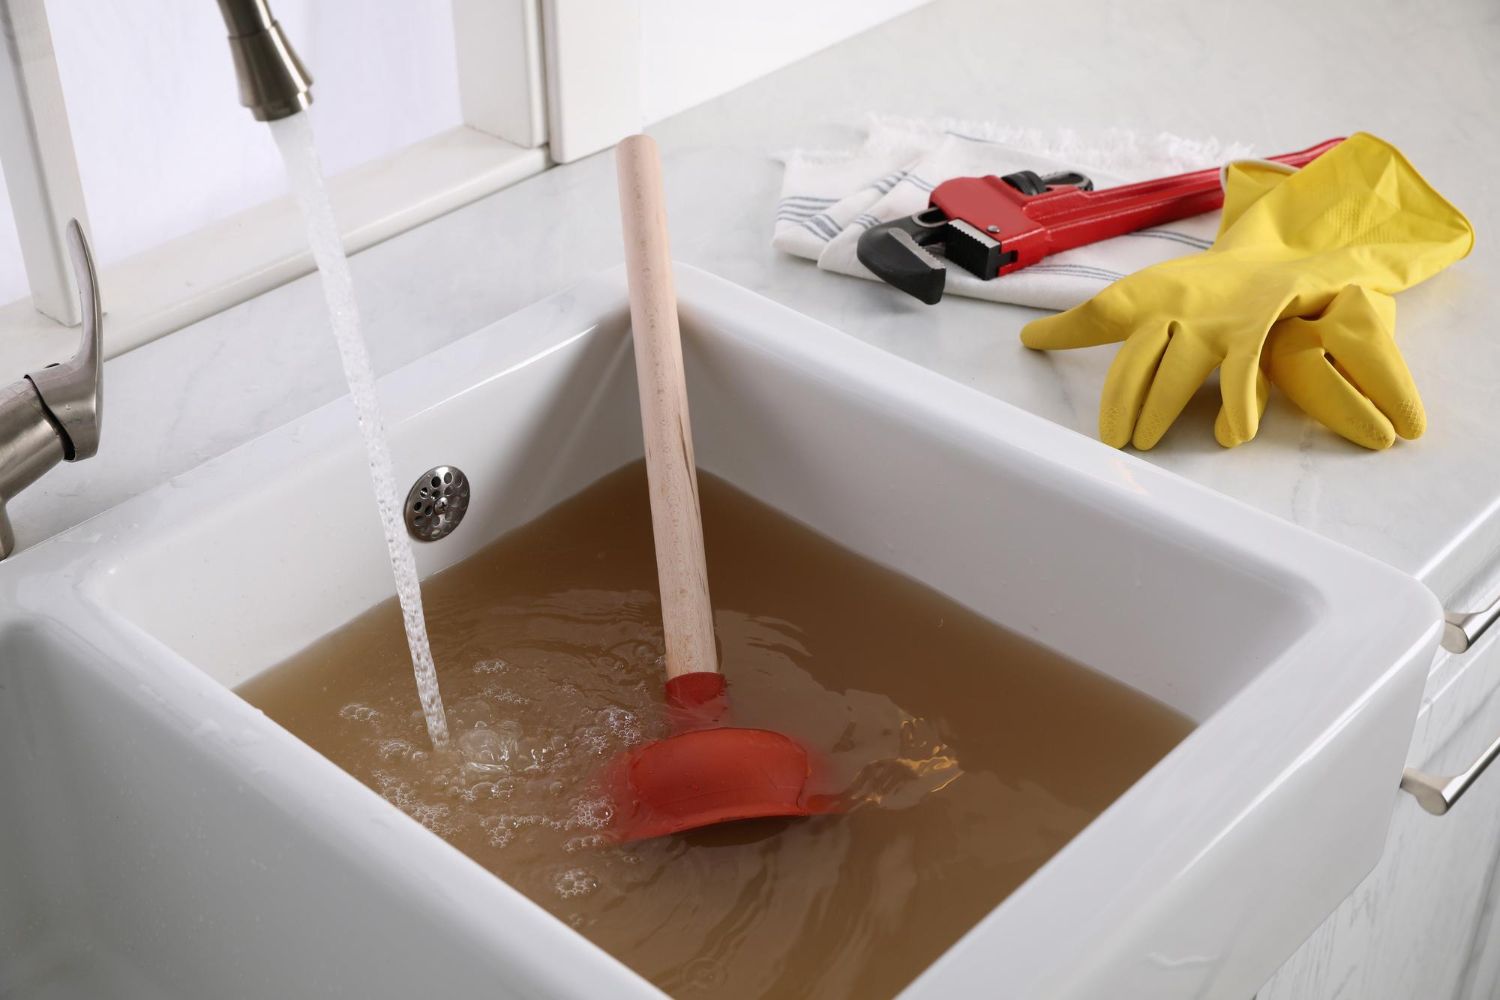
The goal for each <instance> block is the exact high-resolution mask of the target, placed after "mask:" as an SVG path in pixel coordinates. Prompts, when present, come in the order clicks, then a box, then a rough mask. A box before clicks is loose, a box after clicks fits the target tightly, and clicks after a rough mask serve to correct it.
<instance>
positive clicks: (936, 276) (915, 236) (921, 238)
mask: <svg viewBox="0 0 1500 1000" xmlns="http://www.w3.org/2000/svg"><path fill="white" fill-rule="evenodd" d="M947 229H948V220H947V217H946V216H944V215H943V213H942V211H941V210H939V209H935V208H929V209H927V210H926V211H924V212H918V213H917V214H916V215H908V216H906V217H905V218H901V219H892V220H891V221H890V222H882V223H880V224H879V225H877V226H872V227H871V228H869V229H867V230H865V231H864V232H863V233H862V234H860V237H859V243H858V245H857V246H856V247H855V251H854V253H855V256H856V257H858V258H859V262H860V263H861V264H863V265H864V266H865V267H867V268H869V269H870V270H871V271H872V272H874V274H875V276H876V277H877V278H879V279H880V280H881V281H884V282H885V283H886V284H888V285H892V286H894V287H896V288H899V289H901V290H902V291H903V292H905V293H906V294H908V295H910V296H913V297H914V298H918V299H921V300H922V301H923V302H925V303H927V304H928V305H936V304H937V303H938V301H939V300H941V299H942V297H943V286H944V283H945V279H946V278H947V273H948V272H947V271H946V269H945V268H944V266H943V262H942V261H941V260H939V259H938V257H937V255H936V254H934V253H933V252H932V251H930V250H928V249H927V247H928V246H930V245H932V244H935V243H941V242H942V241H943V239H944V237H945V235H946V232H947Z"/></svg>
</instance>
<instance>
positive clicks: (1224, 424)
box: [1214, 371, 1271, 448]
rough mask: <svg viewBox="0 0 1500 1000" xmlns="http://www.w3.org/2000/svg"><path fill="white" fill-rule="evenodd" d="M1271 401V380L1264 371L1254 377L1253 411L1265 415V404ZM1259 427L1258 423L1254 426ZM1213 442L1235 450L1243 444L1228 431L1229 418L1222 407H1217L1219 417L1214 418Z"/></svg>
mask: <svg viewBox="0 0 1500 1000" xmlns="http://www.w3.org/2000/svg"><path fill="white" fill-rule="evenodd" d="M1270 399H1271V380H1270V379H1268V378H1266V373H1265V372H1264V371H1261V372H1257V373H1256V375H1255V410H1256V413H1258V414H1259V415H1260V416H1262V417H1264V416H1265V415H1266V403H1267V402H1269V401H1270ZM1256 426H1257V427H1259V422H1258V421H1257V424H1256ZM1214 440H1215V441H1218V442H1219V444H1220V445H1222V446H1223V447H1225V448H1237V447H1239V446H1240V445H1242V444H1244V443H1245V442H1243V441H1238V440H1236V439H1235V436H1234V433H1233V432H1232V431H1231V430H1230V429H1229V417H1228V415H1227V414H1226V413H1225V412H1224V407H1223V406H1222V405H1221V406H1220V407H1219V415H1218V416H1217V417H1215V418H1214Z"/></svg>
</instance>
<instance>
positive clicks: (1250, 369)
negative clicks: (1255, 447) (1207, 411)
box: [1219, 339, 1264, 444]
mask: <svg viewBox="0 0 1500 1000" xmlns="http://www.w3.org/2000/svg"><path fill="white" fill-rule="evenodd" d="M1262 342H1263V339H1262ZM1262 342H1257V343H1256V344H1255V345H1254V346H1253V348H1241V349H1239V350H1236V351H1231V352H1230V353H1229V355H1228V356H1227V357H1225V359H1224V363H1223V364H1222V365H1220V366H1219V392H1220V394H1221V395H1222V396H1223V397H1224V407H1223V409H1222V410H1221V411H1220V415H1221V416H1222V417H1223V418H1224V424H1225V437H1227V438H1228V440H1230V441H1232V442H1233V443H1234V444H1244V443H1245V442H1246V441H1249V440H1250V439H1251V438H1253V437H1255V433H1256V431H1258V430H1260V415H1261V412H1262V411H1263V410H1264V407H1263V406H1262V405H1261V404H1260V403H1259V402H1258V401H1257V393H1256V385H1257V383H1258V381H1259V380H1260V379H1261V377H1262V376H1261V372H1260V353H1261V344H1262ZM1219 443H1220V444H1223V443H1224V439H1223V438H1221V439H1220V441H1219Z"/></svg>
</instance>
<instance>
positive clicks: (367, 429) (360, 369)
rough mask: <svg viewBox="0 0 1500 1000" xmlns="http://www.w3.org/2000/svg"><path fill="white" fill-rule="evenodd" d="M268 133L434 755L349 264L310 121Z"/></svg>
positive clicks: (433, 691) (416, 625) (386, 452)
mask: <svg viewBox="0 0 1500 1000" xmlns="http://www.w3.org/2000/svg"><path fill="white" fill-rule="evenodd" d="M270 126H271V135H272V136H274V137H275V139H276V145H277V147H278V148H280V150H281V159H282V161H283V163H284V164H285V165H286V174H287V181H288V182H289V183H290V184H291V188H292V196H293V197H294V198H295V199H296V201H297V207H298V208H299V209H301V211H302V219H303V222H304V223H305V225H306V226H307V239H308V242H309V243H310V244H311V245H312V253H313V259H314V260H315V261H317V264H318V273H319V274H320V275H321V276H322V278H323V296H324V298H325V299H326V300H327V302H328V318H329V321H330V323H331V325H332V327H333V337H334V340H335V341H337V343H338V348H339V359H340V360H341V361H342V362H343V365H344V377H345V378H346V379H347V380H348V382H349V396H350V398H351V399H353V401H354V415H355V417H356V418H357V419H358V421H359V429H360V433H361V434H363V435H364V439H365V451H366V453H367V454H368V456H369V461H370V480H371V482H372V484H373V485H374V487H375V505H376V507H377V508H379V510H380V524H381V527H382V528H383V529H384V531H385V545H386V549H387V550H388V551H389V552H390V557H391V572H392V573H393V574H394V575H395V578H396V596H397V598H398V599H399V600H400V602H401V619H402V621H403V623H404V624H405V626H406V644H407V646H408V647H410V649H411V662H412V668H413V669H414V671H415V672H416V677H417V696H418V698H419V699H420V700H421V702H422V714H423V716H424V717H425V719H426V721H427V735H428V736H429V737H430V738H431V739H432V744H433V746H435V747H438V748H439V749H441V748H443V747H445V746H447V744H448V719H447V716H446V714H445V713H444V712H443V698H442V695H441V694H440V693H439V692H438V680H437V668H436V667H435V666H434V664H433V662H432V647H431V644H430V643H429V642H428V640H427V620H426V618H425V617H424V616H423V614H422V584H421V581H420V580H419V579H418V577H417V562H416V559H415V558H414V557H413V555H412V551H411V541H410V539H408V538H407V537H406V530H405V527H404V525H403V523H402V519H401V500H400V498H399V496H398V494H397V493H396V477H395V473H394V472H393V471H392V466H391V452H390V448H389V446H388V445H387V444H386V440H385V423H384V421H383V420H382V419H381V417H380V404H379V401H378V400H377V399H376V396H375V371H374V369H373V368H372V367H371V366H370V354H369V351H368V350H367V348H366V347H365V341H364V337H363V336H362V335H361V334H360V329H359V310H358V309H357V308H356V306H355V300H354V279H353V277H352V276H351V274H350V273H349V260H348V258H346V257H345V256H344V247H343V243H342V242H341V241H340V239H339V230H338V224H337V223H336V222H335V221H334V218H333V206H332V204H331V203H330V202H329V200H328V189H327V187H325V186H324V183H323V169H322V167H321V166H320V164H319V163H318V150H317V146H316V145H315V144H314V142H313V129H312V121H311V119H309V118H308V116H307V114H306V113H303V114H296V115H292V116H291V117H290V118H283V119H281V120H280V121H274V122H271V123H270Z"/></svg>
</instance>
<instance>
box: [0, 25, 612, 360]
mask: <svg viewBox="0 0 1500 1000" xmlns="http://www.w3.org/2000/svg"><path fill="white" fill-rule="evenodd" d="M542 2H543V0H452V3H453V19H454V28H455V36H456V37H455V42H456V44H455V52H456V56H457V71H458V85H459V101H460V108H461V113H462V116H463V124H461V125H459V126H458V127H456V128H453V129H449V130H447V131H445V132H441V133H439V134H437V135H434V136H431V137H429V138H427V139H425V140H423V141H421V142H418V143H415V144H413V145H411V146H407V147H405V148H403V149H399V150H396V151H395V152H393V153H391V154H389V155H387V156H385V157H382V158H380V159H377V160H375V161H373V162H371V163H367V164H364V165H362V166H360V167H356V168H354V169H352V170H349V171H346V172H344V173H342V174H338V175H336V176H334V177H331V178H330V179H329V191H330V195H331V197H332V199H333V202H334V207H335V210H336V212H337V214H338V218H339V221H340V224H341V226H342V227H343V229H344V232H343V236H344V244H345V248H346V249H347V250H348V251H350V252H351V253H352V252H355V251H358V250H362V249H364V248H366V247H369V246H371V245H373V244H375V243H379V242H380V241H382V240H385V239H388V238H389V237H391V236H393V235H395V234H397V233H400V232H403V231H405V230H407V229H410V228H412V227H413V226H416V225H419V224H421V223H423V222H426V221H428V220H430V219H433V218H436V217H437V216H439V215H442V214H444V213H446V212H449V211H452V210H453V209H454V208H457V207H459V206H461V205H464V204H467V203H469V202H472V201H474V200H476V199H478V198H481V197H483V196H485V195H487V194H490V193H492V192H494V191H497V190H499V189H501V188H503V187H507V186H509V185H511V184H514V183H515V182H517V181H519V180H521V179H523V178H526V177H530V176H532V175H534V174H537V173H540V172H541V171H542V170H544V169H546V168H547V167H548V166H549V165H550V163H551V162H552V160H551V159H550V157H549V155H548V148H547V139H548V117H547V113H546V108H547V100H546V90H547V87H546V81H545V79H544V75H543V52H542V41H541V26H542V19H543V12H542ZM547 2H548V5H549V6H551V5H554V4H562V5H563V6H568V5H570V4H572V3H574V2H577V0H547ZM583 2H584V3H587V4H590V5H592V4H594V3H596V2H598V0H583ZM626 2H627V4H633V3H634V2H635V0H626ZM294 41H295V40H294ZM204 43H205V44H222V40H221V39H217V38H215V39H205V40H204ZM224 58H225V59H228V58H229V53H228V51H227V47H226V51H225V53H224ZM313 72H314V75H315V76H316V72H317V71H316V67H313ZM316 93H317V90H316V85H314V95H315V96H316ZM224 113H225V114H243V113H245V112H244V111H243V110H242V109H239V108H237V107H236V106H235V105H234V102H233V95H232V94H226V95H225V108H224ZM0 162H3V164H4V169H5V174H6V182H7V184H6V186H7V188H8V189H9V191H10V196H11V208H12V211H13V212H14V214H15V219H16V229H17V233H18V235H19V237H20V242H21V248H22V258H23V261H24V263H25V265H26V273H27V282H28V284H29V286H30V289H31V296H30V297H29V298H27V299H23V300H21V301H19V302H15V303H11V304H10V305H8V306H0V358H3V360H4V362H5V366H6V368H8V369H9V368H14V369H15V370H25V369H26V368H28V367H33V366H36V365H39V364H45V363H47V362H49V361H55V360H57V357H56V356H53V355H56V354H57V352H58V350H59V347H60V345H64V344H67V343H70V341H71V335H69V334H67V333H66V332H65V328H66V327H68V326H73V325H76V324H77V323H78V322H79V321H80V317H79V315H78V304H77V292H76V289H75V287H74V285H73V277H72V271H71V269H70V267H69V265H68V263H67V252H66V248H65V246H64V245H63V235H62V234H63V227H64V225H65V224H66V222H67V220H68V219H70V218H77V219H78V220H79V221H80V222H82V223H83V225H84V229H85V231H88V212H87V206H86V205H85V203H84V198H83V192H82V187H81V184H80V182H79V178H78V164H77V159H76V157H75V156H74V152H73V141H72V135H71V132H70V131H69V127H68V117H67V110H66V107H65V104H64V101H63V93H62V84H61V80H60V78H59V76H58V72H57V63H56V59H55V56H54V54H53V50H52V40H51V34H50V30H49V28H48V25H47V17H46V10H45V7H44V0H0ZM295 212H296V210H295V208H294V206H293V205H292V203H291V200H290V198H281V199H277V200H275V201H272V202H268V203H265V204H262V205H257V206H254V207H252V208H249V209H246V210H244V211H242V212H239V213H237V214H235V215H233V216H231V217H229V218H226V219H223V220H220V221H219V222H216V223H213V224H211V225H209V226H207V227H205V228H203V229H200V230H197V231H195V232H192V233H189V234H187V235H185V236H182V237H179V238H177V239H174V240H170V241H168V242H166V243H163V244H161V245H159V246H156V247H152V248H151V249H149V250H146V251H144V252H142V253H140V254H137V255H136V256H134V257H131V258H128V259H126V260H122V261H119V262H117V263H114V264H112V265H110V266H107V267H105V268H103V270H102V273H101V275H100V282H99V284H100V289H101V294H102V295H103V297H104V306H105V310H106V313H107V319H106V322H105V324H104V328H105V335H104V336H105V339H104V350H105V355H106V357H113V356H115V355H118V354H121V353H123V352H125V351H128V350H130V349H132V348H134V347H138V346H140V345H141V344H144V343H146V342H148V341H150V340H153V339H155V338H157V337H160V336H162V335H163V334H166V333H168V332H171V331H173V330H176V329H179V328H181V327H183V326H187V325H188V324H190V323H194V322H196V321H198V320H200V319H203V318H204V317H207V316H210V315H212V314H214V313H216V312H219V311H220V310H222V309H225V308H227V307H229V306H231V305H234V304H236V303H238V302H243V301H245V300H246V299H249V298H253V297H254V296H256V295H259V294H262V293H263V292H266V291H268V290H270V289H272V288H274V287H276V286H278V285H280V284H283V283H285V282H287V281H291V280H293V279H294V278H297V277H300V276H302V275H304V274H308V273H310V272H311V271H312V270H313V262H312V255H311V253H310V252H309V250H308V248H307V245H306V242H305V240H304V239H303V237H302V227H301V225H300V224H298V223H296V222H294V221H291V220H294V219H295ZM0 374H3V373H0Z"/></svg>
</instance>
